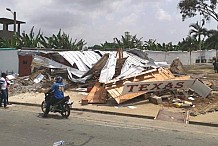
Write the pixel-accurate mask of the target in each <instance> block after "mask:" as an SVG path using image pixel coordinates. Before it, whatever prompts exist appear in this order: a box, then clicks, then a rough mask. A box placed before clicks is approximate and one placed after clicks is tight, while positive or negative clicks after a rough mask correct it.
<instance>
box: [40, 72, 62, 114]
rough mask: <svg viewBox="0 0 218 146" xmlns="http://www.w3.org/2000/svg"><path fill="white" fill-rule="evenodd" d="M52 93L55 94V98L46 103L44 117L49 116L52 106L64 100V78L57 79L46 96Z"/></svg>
mask: <svg viewBox="0 0 218 146" xmlns="http://www.w3.org/2000/svg"><path fill="white" fill-rule="evenodd" d="M51 92H53V93H54V94H53V97H52V98H51V99H50V100H49V101H48V102H47V103H46V110H45V112H44V115H43V117H47V116H48V113H49V110H50V106H51V105H52V104H55V103H57V102H58V101H60V100H62V99H63V98H64V84H63V78H62V77H61V76H58V77H56V79H55V83H54V84H53V85H52V87H51V89H50V90H49V91H48V92H47V93H46V94H48V93H51Z"/></svg>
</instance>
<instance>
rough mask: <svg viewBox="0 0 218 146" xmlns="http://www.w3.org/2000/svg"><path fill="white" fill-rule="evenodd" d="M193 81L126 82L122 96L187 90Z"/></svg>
mask: <svg viewBox="0 0 218 146" xmlns="http://www.w3.org/2000/svg"><path fill="white" fill-rule="evenodd" d="M194 81H195V80H192V79H191V80H167V81H166V80H164V81H151V82H127V83H125V84H124V88H123V92H122V94H127V93H136V92H153V91H163V90H175V89H189V88H190V87H191V86H192V84H193V83H194Z"/></svg>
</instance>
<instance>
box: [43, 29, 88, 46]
mask: <svg viewBox="0 0 218 146" xmlns="http://www.w3.org/2000/svg"><path fill="white" fill-rule="evenodd" d="M40 44H41V45H42V46H43V47H44V48H54V49H66V50H82V48H83V47H84V45H86V42H85V41H84V40H83V39H81V40H79V41H78V42H77V39H75V40H74V42H73V41H72V38H70V37H69V35H67V34H66V33H64V32H63V33H62V32H61V30H59V32H58V34H57V35H55V34H53V35H52V36H51V37H43V36H42V35H41V36H40Z"/></svg>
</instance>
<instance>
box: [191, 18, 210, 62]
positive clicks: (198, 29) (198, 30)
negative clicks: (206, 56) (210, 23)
mask: <svg viewBox="0 0 218 146" xmlns="http://www.w3.org/2000/svg"><path fill="white" fill-rule="evenodd" d="M204 24H205V20H204V19H202V23H201V24H200V25H199V24H198V21H197V23H194V24H191V25H190V26H189V27H191V28H192V29H191V30H190V31H189V34H190V35H192V37H194V38H196V39H197V40H198V44H199V50H200V51H201V48H202V40H201V36H202V35H203V36H204V37H206V36H207V32H208V31H207V29H206V28H203V26H204ZM201 57H202V56H201V55H200V63H201V59H202V58H201Z"/></svg>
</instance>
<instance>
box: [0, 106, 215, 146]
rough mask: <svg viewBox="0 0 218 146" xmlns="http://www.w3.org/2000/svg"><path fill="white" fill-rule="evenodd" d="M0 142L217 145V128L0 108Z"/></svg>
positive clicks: (12, 145) (18, 145) (10, 145)
mask: <svg viewBox="0 0 218 146" xmlns="http://www.w3.org/2000/svg"><path fill="white" fill-rule="evenodd" d="M0 125H1V126H0V145H3V146H50V145H51V146H52V144H53V143H54V142H56V141H59V140H64V141H65V143H64V145H68V146H122V145H125V146H133V145H134V146H144V145H148V146H159V145H160V146H175V145H176V146H180V145H181V146H184V145H193V146H195V145H196V146H205V145H210V146H217V145H218V132H217V130H218V128H214V127H205V126H196V125H185V124H179V123H169V122H163V121H155V120H148V119H140V118H130V117H122V116H115V115H113V116H112V115H102V114H95V113H86V112H72V113H71V116H70V117H69V119H62V118H61V116H60V115H59V114H50V115H49V117H48V118H46V119H44V118H41V111H40V108H39V107H26V106H18V105H17V106H11V107H10V108H9V109H3V108H0Z"/></svg>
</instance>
